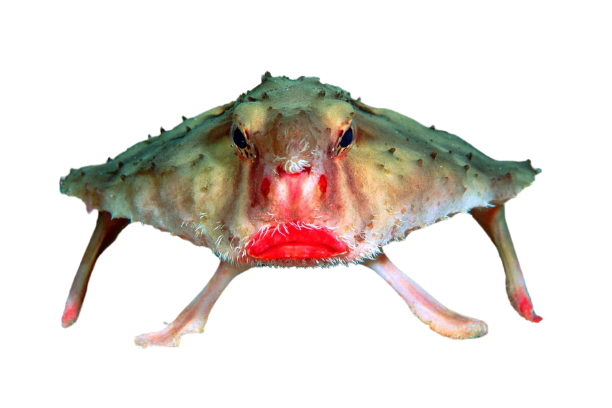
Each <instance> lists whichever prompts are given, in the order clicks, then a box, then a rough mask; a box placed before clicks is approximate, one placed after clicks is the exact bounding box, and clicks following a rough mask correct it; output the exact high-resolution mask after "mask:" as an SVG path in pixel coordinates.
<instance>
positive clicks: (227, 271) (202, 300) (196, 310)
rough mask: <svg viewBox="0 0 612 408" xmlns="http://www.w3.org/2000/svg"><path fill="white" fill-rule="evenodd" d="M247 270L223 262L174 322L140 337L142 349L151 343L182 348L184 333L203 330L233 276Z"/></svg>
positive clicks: (137, 338)
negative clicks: (180, 344)
mask: <svg viewBox="0 0 612 408" xmlns="http://www.w3.org/2000/svg"><path fill="white" fill-rule="evenodd" d="M247 269H249V266H236V265H231V264H229V263H227V262H224V261H221V263H220V264H219V267H218V268H217V271H216V272H215V274H214V275H213V277H212V278H210V281H209V282H208V284H206V287H204V289H203V290H202V291H201V292H200V293H199V294H198V296H196V297H195V299H193V300H192V301H191V303H190V304H189V305H188V306H187V307H186V308H185V309H184V310H183V311H182V312H181V314H179V315H178V317H177V318H176V319H175V320H174V321H173V322H172V323H170V324H169V325H168V326H166V328H165V329H163V330H160V331H158V332H153V333H148V334H141V335H140V336H136V338H135V339H134V342H135V343H136V345H137V346H140V347H142V348H146V347H148V346H163V347H178V345H179V343H180V341H181V336H183V335H185V334H189V333H202V332H203V331H204V326H205V325H206V321H207V320H208V315H209V314H210V311H211V309H212V308H213V306H214V305H215V302H216V301H217V300H218V299H219V296H221V293H223V290H224V289H225V288H226V287H227V285H229V283H230V282H231V281H232V279H234V278H235V277H236V276H238V275H240V274H241V273H242V272H244V271H246V270H247Z"/></svg>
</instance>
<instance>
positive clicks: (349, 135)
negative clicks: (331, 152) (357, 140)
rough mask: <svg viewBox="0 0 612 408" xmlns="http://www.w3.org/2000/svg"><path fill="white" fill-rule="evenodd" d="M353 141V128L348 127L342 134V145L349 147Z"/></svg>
mask: <svg viewBox="0 0 612 408" xmlns="http://www.w3.org/2000/svg"><path fill="white" fill-rule="evenodd" d="M352 141H353V129H351V128H348V130H347V131H346V132H344V134H343V135H342V139H340V147H348V145H350V144H351V142H352Z"/></svg>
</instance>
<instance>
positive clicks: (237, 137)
mask: <svg viewBox="0 0 612 408" xmlns="http://www.w3.org/2000/svg"><path fill="white" fill-rule="evenodd" d="M234 143H236V146H238V148H239V149H244V148H245V147H247V141H246V139H245V138H244V135H243V134H242V132H241V131H240V129H236V130H234Z"/></svg>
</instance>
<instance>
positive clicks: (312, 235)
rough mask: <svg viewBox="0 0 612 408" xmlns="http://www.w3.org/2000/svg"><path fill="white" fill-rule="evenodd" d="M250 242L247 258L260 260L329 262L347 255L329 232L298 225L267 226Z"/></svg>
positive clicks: (344, 249)
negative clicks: (319, 260)
mask: <svg viewBox="0 0 612 408" xmlns="http://www.w3.org/2000/svg"><path fill="white" fill-rule="evenodd" d="M251 238H252V239H253V241H254V242H253V245H251V246H250V247H249V248H248V250H247V252H248V254H249V255H250V256H252V257H254V258H258V259H263V260H270V259H317V258H329V257H332V256H336V255H340V254H343V253H345V252H347V251H348V246H347V245H346V244H345V243H344V242H342V241H340V240H339V239H338V238H336V236H335V235H334V234H333V233H332V231H331V230H330V229H327V228H323V227H309V226H306V225H304V224H299V223H288V224H279V225H275V226H271V227H270V228H268V229H267V230H260V231H259V232H257V233H256V234H255V235H253V236H252V237H251Z"/></svg>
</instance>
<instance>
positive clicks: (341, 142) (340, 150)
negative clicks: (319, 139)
mask: <svg viewBox="0 0 612 408" xmlns="http://www.w3.org/2000/svg"><path fill="white" fill-rule="evenodd" d="M354 126H355V125H351V126H349V127H348V128H347V129H346V130H345V131H344V133H343V134H342V136H340V139H338V141H337V142H336V146H335V147H334V148H333V149H332V154H333V156H334V157H341V156H344V155H345V154H346V152H348V150H349V149H350V148H351V146H352V145H353V141H354V140H355V137H354V135H353V133H354V129H353V127H354Z"/></svg>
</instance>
